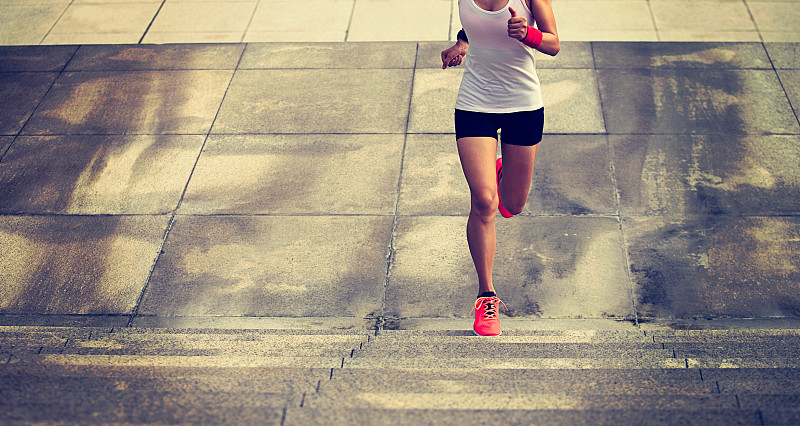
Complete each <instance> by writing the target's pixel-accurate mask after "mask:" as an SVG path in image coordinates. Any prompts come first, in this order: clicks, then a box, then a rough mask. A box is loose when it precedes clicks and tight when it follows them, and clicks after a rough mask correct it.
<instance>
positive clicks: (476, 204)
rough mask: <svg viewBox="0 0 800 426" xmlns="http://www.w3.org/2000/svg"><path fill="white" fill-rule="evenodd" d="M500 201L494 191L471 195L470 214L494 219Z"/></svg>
mask: <svg viewBox="0 0 800 426" xmlns="http://www.w3.org/2000/svg"><path fill="white" fill-rule="evenodd" d="M499 202H500V200H499V198H498V197H497V191H495V190H482V191H476V192H473V193H472V212H473V213H475V214H476V215H478V216H481V217H487V218H488V217H494V215H495V214H497V206H498V204H499Z"/></svg>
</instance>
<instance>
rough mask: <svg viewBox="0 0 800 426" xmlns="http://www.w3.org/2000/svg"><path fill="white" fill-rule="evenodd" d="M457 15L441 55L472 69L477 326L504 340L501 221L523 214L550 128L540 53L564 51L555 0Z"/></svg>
mask: <svg viewBox="0 0 800 426" xmlns="http://www.w3.org/2000/svg"><path fill="white" fill-rule="evenodd" d="M458 11H459V16H460V18H461V24H462V25H463V28H462V29H461V31H459V33H458V37H457V41H456V44H455V45H454V46H453V47H451V48H449V49H447V50H445V51H443V52H442V69H447V67H454V66H458V65H460V64H461V63H462V62H464V64H465V68H466V69H465V70H464V77H463V78H462V80H461V86H460V89H459V91H458V98H457V100H456V105H455V109H456V111H455V128H456V144H457V146H458V154H459V157H460V158H461V167H462V168H463V170H464V176H465V177H466V178H467V184H468V185H469V191H470V196H471V204H470V212H469V219H468V220H467V243H468V245H469V251H470V254H471V255H472V261H473V263H474V264H475V270H476V272H477V274H478V286H479V288H478V299H477V300H476V301H475V305H474V306H473V310H474V311H475V322H474V324H473V328H474V330H475V333H476V334H478V335H481V336H497V335H499V334H500V332H501V330H500V319H499V312H498V311H499V309H500V307H499V305H502V304H503V302H502V301H501V300H500V299H499V298H498V297H497V294H496V293H495V289H494V285H493V283H492V270H493V269H494V256H495V248H496V245H497V237H496V233H495V216H496V213H497V211H498V210H499V211H500V214H501V215H502V216H503V217H506V218H508V217H512V216H514V215H516V214H519V213H521V212H522V208H523V207H524V206H525V202H526V201H527V198H528V191H529V190H530V186H531V179H532V177H533V165H534V163H535V162H536V154H537V153H538V152H539V142H541V140H542V129H543V126H544V103H543V102H542V96H541V91H540V88H539V77H538V76H537V75H536V66H535V65H536V61H535V59H534V56H533V52H534V50H539V51H541V52H543V53H545V54H548V55H551V56H555V55H556V54H557V53H558V51H559V50H560V49H561V45H560V42H559V40H558V32H557V31H556V20H555V16H554V15H553V8H552V6H551V5H550V0H458ZM499 129H501V130H502V139H500V149H501V154H502V156H501V157H500V158H496V153H497V143H498V130H499ZM503 307H505V305H503Z"/></svg>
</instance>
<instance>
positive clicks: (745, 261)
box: [623, 216, 800, 318]
mask: <svg viewBox="0 0 800 426" xmlns="http://www.w3.org/2000/svg"><path fill="white" fill-rule="evenodd" d="M623 227H624V228H625V238H626V240H627V242H628V252H629V256H630V263H631V272H632V274H633V279H634V281H635V282H636V290H635V292H636V304H637V312H638V313H639V315H641V316H643V317H660V318H665V317H666V318H669V317H679V318H681V317H682V318H687V317H688V318H691V317H739V318H756V317H784V316H790V317H792V316H795V317H796V316H797V315H798V314H799V313H800V298H798V291H797V290H798V288H797V283H798V282H800V270H798V266H797V265H800V259H799V258H798V253H800V247H798V245H799V244H800V223H799V222H798V219H797V218H796V217H729V216H697V217H685V218H657V217H639V218H627V219H625V220H624V221H623Z"/></svg>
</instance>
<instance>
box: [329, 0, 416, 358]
mask: <svg viewBox="0 0 800 426" xmlns="http://www.w3.org/2000/svg"><path fill="white" fill-rule="evenodd" d="M353 4H354V6H353V7H354V8H355V2H353ZM418 61H419V43H417V44H416V46H415V50H414V68H412V70H411V84H410V86H411V87H410V88H409V91H408V108H407V109H406V124H405V129H404V130H405V131H404V132H403V134H404V136H403V147H402V148H401V151H400V152H401V154H400V171H399V173H398V176H397V186H396V187H395V199H394V214H393V219H392V231H391V233H390V234H389V245H388V247H387V248H386V275H385V278H384V281H383V297H382V300H381V312H380V317H381V318H382V317H383V316H384V314H385V313H386V290H387V289H388V288H389V282H390V280H391V277H392V266H393V264H394V256H395V247H394V243H395V240H394V237H395V235H396V233H397V219H398V217H399V211H400V195H401V192H402V186H403V170H404V169H405V167H404V166H405V160H406V150H407V147H408V129H409V128H410V126H411V112H412V108H413V101H414V80H415V78H416V73H417V63H418ZM378 329H383V321H379V323H378V327H376V332H377V330H378ZM342 365H344V361H342Z"/></svg>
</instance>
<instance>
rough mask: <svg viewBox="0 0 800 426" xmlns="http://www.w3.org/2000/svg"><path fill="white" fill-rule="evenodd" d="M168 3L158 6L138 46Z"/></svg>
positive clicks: (162, 2)
mask: <svg viewBox="0 0 800 426" xmlns="http://www.w3.org/2000/svg"><path fill="white" fill-rule="evenodd" d="M166 2H167V0H161V4H160V5H159V6H158V10H156V13H155V15H153V19H151V20H150V23H149V24H147V28H145V30H144V33H142V37H141V38H139V42H138V43H136V44H142V42H143V41H144V38H145V37H147V33H148V32H149V31H150V27H152V26H153V22H155V21H156V18H158V14H159V13H161V9H162V8H163V7H164V3H166ZM251 19H252V18H251Z"/></svg>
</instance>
